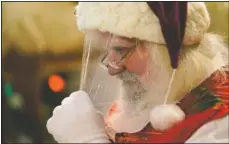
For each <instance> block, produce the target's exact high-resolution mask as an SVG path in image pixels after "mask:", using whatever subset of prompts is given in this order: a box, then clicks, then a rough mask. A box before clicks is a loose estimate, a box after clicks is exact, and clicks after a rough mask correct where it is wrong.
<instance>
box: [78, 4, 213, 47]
mask: <svg viewBox="0 0 229 144" xmlns="http://www.w3.org/2000/svg"><path fill="white" fill-rule="evenodd" d="M77 14H78V15H77V16H78V18H77V19H78V21H77V23H78V27H79V29H80V30H82V31H85V30H90V29H98V30H100V31H102V32H111V33H113V34H116V35H119V36H125V37H129V38H138V39H140V40H146V41H149V42H154V43H159V44H165V41H164V38H163V35H162V32H161V28H160V24H159V20H158V18H157V16H156V15H155V14H154V13H153V12H152V11H151V9H150V7H149V6H148V5H147V3H146V2H79V5H78V7H77ZM209 25H210V18H209V14H208V11H207V8H206V6H205V4H204V3H203V2H189V3H188V20H187V27H186V34H185V39H184V43H185V44H186V45H188V44H193V43H196V42H199V41H200V40H201V38H202V37H203V35H204V34H205V33H206V31H207V29H208V27H209Z"/></svg>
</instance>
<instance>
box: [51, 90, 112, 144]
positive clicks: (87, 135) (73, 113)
mask: <svg viewBox="0 0 229 144" xmlns="http://www.w3.org/2000/svg"><path fill="white" fill-rule="evenodd" d="M47 129H48V132H49V133H50V134H52V135H53V137H54V139H55V140H56V141H57V142H59V143H90V142H93V143H94V142H99V143H102V142H105V143H108V142H109V140H108V138H107V137H106V134H105V132H104V121H103V118H102V116H101V115H100V114H99V113H98V112H97V111H96V109H95V108H94V106H93V104H92V102H91V100H90V98H89V96H88V95H87V94H86V93H85V92H83V91H77V92H74V93H72V94H71V95H70V96H69V97H67V98H65V99H64V100H63V101H62V103H61V105H60V106H57V107H56V108H55V109H54V110H53V116H52V117H51V118H50V119H49V120H48V122H47Z"/></svg>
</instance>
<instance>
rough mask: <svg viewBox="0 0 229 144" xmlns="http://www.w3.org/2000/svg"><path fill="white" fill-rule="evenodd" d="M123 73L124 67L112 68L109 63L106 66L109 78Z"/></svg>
mask: <svg viewBox="0 0 229 144" xmlns="http://www.w3.org/2000/svg"><path fill="white" fill-rule="evenodd" d="M123 71H124V67H123V66H119V67H117V66H114V65H113V64H112V63H109V64H108V73H109V74H110V75H111V76H114V75H116V74H118V73H121V72H123Z"/></svg>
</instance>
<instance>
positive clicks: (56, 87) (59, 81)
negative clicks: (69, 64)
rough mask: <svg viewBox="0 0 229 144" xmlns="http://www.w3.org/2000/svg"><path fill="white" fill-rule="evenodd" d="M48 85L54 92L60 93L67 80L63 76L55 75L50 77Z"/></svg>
mask: <svg viewBox="0 0 229 144" xmlns="http://www.w3.org/2000/svg"><path fill="white" fill-rule="evenodd" d="M48 85H49V88H50V89H51V90H52V91H54V92H60V91H62V90H63V89H64V87H65V80H64V79H63V78H62V77H61V76H59V75H57V74H54V75H51V76H50V77H49V79H48Z"/></svg>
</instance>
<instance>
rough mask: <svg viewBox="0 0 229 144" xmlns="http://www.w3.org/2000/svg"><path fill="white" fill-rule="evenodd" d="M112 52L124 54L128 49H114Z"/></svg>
mask: <svg viewBox="0 0 229 144" xmlns="http://www.w3.org/2000/svg"><path fill="white" fill-rule="evenodd" d="M113 50H114V51H115V52H116V53H117V54H120V55H123V54H125V53H126V52H127V51H128V48H125V47H114V48H113Z"/></svg>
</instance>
